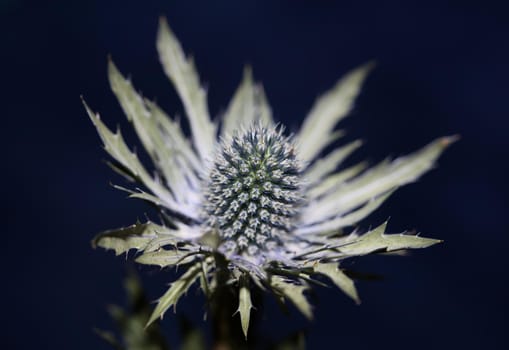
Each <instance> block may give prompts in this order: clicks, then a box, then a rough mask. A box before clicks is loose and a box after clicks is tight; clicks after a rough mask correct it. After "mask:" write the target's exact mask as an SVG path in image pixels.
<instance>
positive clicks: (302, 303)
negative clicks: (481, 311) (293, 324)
mask: <svg viewBox="0 0 509 350" xmlns="http://www.w3.org/2000/svg"><path fill="white" fill-rule="evenodd" d="M270 285H271V287H272V289H273V290H275V291H276V293H278V294H280V295H281V296H283V297H285V298H288V299H289V300H290V301H291V302H292V303H293V304H294V305H295V306H296V307H297V309H298V310H299V311H300V312H302V314H304V316H306V317H307V318H308V319H312V318H313V312H312V310H311V305H310V304H309V302H308V301H307V299H306V297H305V296H304V291H305V290H306V289H307V286H305V285H297V284H294V283H289V282H286V281H285V279H284V278H282V277H280V276H271V279H270Z"/></svg>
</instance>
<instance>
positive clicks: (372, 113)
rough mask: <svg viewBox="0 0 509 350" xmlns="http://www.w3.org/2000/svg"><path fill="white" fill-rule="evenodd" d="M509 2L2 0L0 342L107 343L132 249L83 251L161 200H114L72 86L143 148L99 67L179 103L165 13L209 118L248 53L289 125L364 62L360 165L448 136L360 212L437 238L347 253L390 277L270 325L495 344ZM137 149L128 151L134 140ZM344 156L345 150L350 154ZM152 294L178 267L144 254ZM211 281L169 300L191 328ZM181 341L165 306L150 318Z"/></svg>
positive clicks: (395, 340)
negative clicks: (198, 82) (372, 64)
mask: <svg viewBox="0 0 509 350" xmlns="http://www.w3.org/2000/svg"><path fill="white" fill-rule="evenodd" d="M508 10H509V8H508V6H507V4H506V2H503V1H465V0H463V1H444V0H442V1H431V0H430V1H422V2H409V1H347V0H345V1H332V0H313V1H304V0H293V1H290V0H288V1H254V0H245V1H234V0H231V1H222V0H219V1H198V0H188V1H172V0H165V1H162V0H153V1H135V0H123V1H120V0H112V1H97V0H96V1H92V0H90V1H64V0H55V1H45V0H38V1H28V0H26V1H23V0H19V1H16V0H10V1H9V0H2V1H0V16H1V17H0V38H1V41H0V42H1V46H0V62H1V72H2V73H1V76H0V81H1V83H0V89H1V90H2V91H1V94H0V101H1V109H0V111H1V112H0V113H1V120H2V123H1V131H2V132H1V133H2V137H1V138H0V142H1V144H2V150H3V155H2V159H3V161H2V163H3V166H2V190H1V191H2V192H1V193H2V201H1V210H2V214H3V219H2V221H3V229H2V236H3V237H4V238H3V240H2V242H3V244H2V246H3V251H2V253H1V254H0V256H1V259H2V285H3V287H2V288H1V289H2V294H3V295H2V298H1V300H2V304H3V305H2V312H1V315H2V316H1V317H2V319H3V322H4V325H3V326H2V331H1V332H2V336H1V338H0V339H1V340H0V342H1V343H0V344H1V348H2V349H33V348H38V349H109V347H108V345H106V344H105V343H103V341H102V340H100V339H99V338H98V337H97V336H96V335H95V334H94V333H93V331H92V329H93V327H99V328H105V329H110V328H112V327H113V325H112V322H111V320H110V319H109V317H108V315H107V312H106V310H105V306H106V305H107V304H109V303H117V304H123V303H124V302H125V296H124V290H123V287H122V280H123V278H124V276H125V271H126V260H129V259H126V258H125V256H122V257H115V256H114V254H113V253H111V252H106V251H102V250H93V249H92V248H91V246H90V240H91V239H92V237H93V236H94V235H95V234H96V233H97V232H99V231H101V230H104V229H109V228H115V227H120V226H124V225H128V224H131V223H134V222H135V221H136V219H137V218H139V219H144V218H145V215H148V216H151V215H152V217H153V213H152V212H151V211H150V209H149V208H148V207H147V206H145V205H144V204H143V203H141V202H138V201H136V200H127V199H125V197H126V195H125V194H124V193H122V192H119V191H116V190H115V189H113V188H112V187H111V186H110V183H114V184H120V185H122V184H124V183H125V182H124V180H123V179H122V178H120V176H117V175H116V174H114V173H113V172H112V171H111V170H110V169H109V168H108V167H107V166H106V165H105V164H104V163H103V161H102V160H105V159H107V156H106V153H105V152H104V151H103V150H102V148H101V144H100V140H99V137H98V136H97V134H96V132H95V130H94V128H93V126H92V124H91V123H90V121H89V119H88V117H87V116H86V113H85V111H84V109H83V107H82V105H81V102H80V99H79V96H80V95H84V97H85V98H86V100H87V102H88V103H89V104H90V106H91V107H92V108H93V109H94V110H96V111H98V112H100V113H101V116H102V118H103V120H104V121H105V122H106V124H107V125H109V126H110V127H114V126H115V125H119V126H120V127H121V128H122V131H123V133H124V134H125V135H126V137H127V140H128V143H129V145H131V146H135V145H137V144H138V143H137V140H136V138H135V136H134V135H133V133H132V131H131V129H130V127H129V126H128V123H127V121H126V120H125V118H124V116H123V114H122V112H121V110H120V107H119V105H118V103H117V101H116V100H115V98H114V96H113V94H112V93H111V92H110V90H109V85H108V82H107V78H106V62H107V56H108V55H111V56H112V57H113V59H114V60H115V62H116V64H117V65H118V67H119V69H120V70H121V71H122V72H123V73H124V74H126V75H129V76H131V77H132V79H133V82H134V84H135V86H136V87H137V89H138V90H141V91H142V92H143V94H144V95H145V96H147V97H149V98H151V99H155V100H157V101H158V103H159V104H160V105H161V106H162V107H164V109H165V110H166V111H167V112H169V113H170V114H171V115H173V116H175V115H182V106H181V105H180V103H179V101H178V99H177V97H176V95H175V92H174V91H173V90H172V88H171V86H170V84H169V82H168V81H167V79H166V78H165V76H164V74H163V71H162V69H161V67H160V65H159V62H158V58H157V54H156V49H155V37H156V29H157V22H158V18H159V16H161V15H164V16H166V17H167V19H168V22H169V24H170V26H171V27H172V29H173V30H174V32H175V33H176V35H177V36H178V38H179V39H180V41H181V42H182V44H183V46H184V48H185V50H186V52H188V53H191V54H192V55H193V56H194V57H195V61H196V64H197V67H198V70H199V72H200V76H201V79H202V81H203V83H204V84H205V85H206V86H207V87H208V90H209V103H210V110H211V111H212V112H213V114H214V115H219V113H220V112H221V111H223V110H224V109H225V107H226V106H227V104H228V101H229V98H230V96H231V95H232V93H233V92H234V89H235V88H236V86H237V84H238V83H239V81H240V78H241V74H242V69H243V66H244V64H245V63H248V64H250V65H252V67H253V70H254V75H255V78H256V79H257V80H259V81H262V82H263V84H264V87H265V90H266V93H267V95H268V98H269V101H270V102H271V105H272V108H273V112H274V115H275V117H276V119H278V120H279V121H281V122H283V123H284V124H286V125H287V126H288V128H289V129H290V130H291V131H295V130H297V128H298V126H299V125H300V123H301V122H302V120H303V118H304V116H305V115H306V113H307V111H308V110H309V108H310V107H311V105H312V103H313V101H314V99H315V98H316V97H317V96H318V95H319V94H320V93H322V92H324V91H326V90H327V89H328V88H330V87H331V86H332V85H333V84H334V83H335V82H336V81H337V79H338V78H340V77H341V76H342V75H343V74H344V73H346V72H347V71H348V70H350V69H352V68H354V67H356V66H358V65H360V64H362V63H365V62H367V61H369V60H376V62H377V67H376V69H375V70H374V71H373V73H372V74H371V76H370V78H369V79H368V80H367V82H366V84H365V86H364V89H363V92H362V94H361V96H360V98H359V99H358V101H357V104H356V108H355V110H354V112H353V113H352V115H351V116H350V117H349V118H348V119H347V120H345V122H344V123H343V124H342V127H344V128H346V129H347V130H348V131H349V134H348V136H347V137H346V139H345V140H343V141H342V142H344V141H348V140H353V139H355V138H362V139H364V140H366V143H365V146H364V147H363V148H361V150H359V151H357V153H356V155H355V157H354V159H353V160H361V159H368V160H370V161H371V162H372V163H375V162H377V161H380V160H382V159H384V158H385V157H386V156H388V155H391V156H398V155H403V154H406V153H409V152H411V151H413V150H416V149H418V148H419V147H421V146H423V145H424V144H426V143H427V142H429V141H431V140H432V139H434V138H436V137H439V136H442V135H450V134H460V135H461V141H460V142H458V143H457V144H455V145H454V146H452V147H451V148H450V149H449V150H447V152H446V153H445V154H444V156H443V157H442V158H441V159H440V160H439V165H438V167H437V169H435V170H433V171H432V172H430V173H429V174H427V175H425V176H424V177H423V178H421V179H420V180H419V181H418V182H417V183H415V184H411V185H408V186H406V187H404V188H402V189H401V190H399V191H398V192H397V193H396V194H394V195H393V196H392V197H391V198H390V199H389V200H388V201H387V202H386V203H385V204H384V205H383V206H382V208H380V209H379V210H378V211H377V212H376V213H375V214H373V215H372V216H370V217H369V218H367V219H366V220H364V221H363V222H362V223H361V226H360V227H361V228H363V229H367V228H369V227H370V226H374V225H378V224H380V223H381V222H382V221H384V220H386V219H387V218H389V217H390V221H389V226H388V229H389V231H391V232H402V231H404V230H406V229H416V230H418V231H419V232H422V233H423V235H425V236H429V237H433V238H441V239H444V240H445V243H444V244H442V245H439V246H434V247H432V248H429V249H425V250H419V251H414V252H412V254H411V256H408V257H384V256H375V257H370V258H367V259H360V260H358V261H354V262H353V263H350V264H349V267H351V268H355V269H356V270H359V271H361V272H366V273H368V272H369V273H375V274H377V275H381V276H383V279H380V280H376V281H362V282H359V283H358V290H359V293H360V296H361V298H362V301H363V302H362V304H361V305H360V306H356V305H354V303H353V302H351V300H349V299H348V298H347V297H346V296H344V295H343V294H342V293H341V292H340V291H338V290H336V289H334V288H318V289H316V292H315V293H314V294H313V295H312V300H313V304H314V305H315V320H314V321H313V322H306V321H305V320H304V319H303V318H302V317H301V316H300V315H299V314H298V312H297V311H296V310H295V309H293V310H291V311H292V312H291V314H290V316H289V317H287V316H284V315H281V313H280V312H279V311H278V310H276V309H270V308H267V309H265V310H264V311H263V315H262V318H263V322H264V323H263V331H264V332H265V334H266V336H267V337H282V336H285V335H287V334H290V333H292V332H293V331H296V330H298V329H303V330H304V331H305V332H306V334H307V337H306V338H307V345H308V347H309V348H310V349H320V348H324V347H325V346H329V347H330V346H331V345H332V344H335V345H333V348H345V349H346V348H355V349H370V348H373V347H374V346H376V347H381V348H390V349H408V348H411V349H446V348H461V349H479V348H482V349H507V348H508V346H509V340H508V336H507V329H508V326H509V320H508V318H509V307H508V298H507V297H508V291H509V287H508V282H509V277H508V276H509V274H508V272H507V268H508V263H507V258H506V254H507V245H508V244H509V238H508V232H507V226H506V220H507V215H508V214H509V213H508V185H507V179H508V177H507V175H508V172H507V168H506V166H504V164H505V162H506V161H507V160H508V154H509V147H508V146H509V138H508V137H507V129H508V125H509V124H508V117H509V107H508V100H509V89H508V82H509V39H508V38H509V11H508ZM138 149H139V148H138ZM350 164H351V163H350ZM136 269H137V270H138V271H139V273H140V275H141V276H142V277H143V280H144V283H145V286H146V287H147V293H148V295H149V297H150V299H151V300H155V299H156V298H157V297H159V296H160V295H161V294H162V293H163V292H164V290H165V288H166V287H165V284H166V283H169V282H171V281H172V279H173V278H174V277H175V275H174V272H173V271H164V272H159V270H158V269H154V268H148V267H139V266H137V267H136ZM203 310H204V304H203V298H202V297H201V296H200V295H198V296H197V295H196V293H195V292H194V291H191V292H190V293H189V294H188V295H187V297H185V298H184V299H182V301H181V302H180V303H179V305H178V312H179V313H183V314H186V315H188V316H189V317H190V318H191V319H192V320H193V321H194V322H196V323H197V324H198V325H200V326H202V327H204V328H206V324H205V323H204V322H203V321H202V313H203ZM162 325H163V328H164V329H165V331H166V332H167V334H168V337H169V340H170V342H172V343H176V342H178V339H177V338H176V336H177V333H178V328H177V317H176V316H175V315H174V314H173V313H172V312H169V313H168V314H167V315H166V317H165V320H164V321H163V323H162Z"/></svg>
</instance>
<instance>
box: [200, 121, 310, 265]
mask: <svg viewBox="0 0 509 350" xmlns="http://www.w3.org/2000/svg"><path fill="white" fill-rule="evenodd" d="M207 177H208V178H207V180H206V181H205V186H204V189H203V192H204V194H205V200H204V203H203V207H204V210H205V214H204V216H203V219H204V221H205V223H206V225H208V226H209V227H210V228H211V229H215V230H217V232H218V234H219V236H220V238H221V246H220V247H219V250H220V251H221V252H223V253H224V254H225V255H226V256H231V255H232V254H238V255H243V256H244V257H246V258H247V259H251V260H253V261H255V262H256V263H263V262H264V261H265V260H266V257H267V256H270V255H274V253H275V252H277V251H279V250H284V249H285V242H288V241H291V240H292V231H293V229H294V225H295V219H296V216H297V214H298V212H299V207H300V205H301V204H302V202H303V195H302V185H301V167H300V163H299V161H298V160H297V158H296V155H295V148H294V145H293V144H292V141H291V140H290V139H289V138H288V137H285V136H284V135H283V129H282V128H279V130H277V129H275V128H273V127H265V126H262V125H261V124H253V125H250V126H249V127H248V129H246V130H242V131H240V132H237V133H236V134H235V135H234V136H233V137H231V138H228V139H226V140H224V141H223V142H222V143H221V146H220V148H219V151H218V152H217V155H216V156H215V160H214V163H213V165H212V170H211V171H210V173H209V174H208V176H207Z"/></svg>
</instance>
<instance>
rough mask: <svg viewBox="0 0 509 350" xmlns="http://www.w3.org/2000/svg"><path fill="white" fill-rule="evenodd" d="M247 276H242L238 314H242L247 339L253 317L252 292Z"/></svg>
mask: <svg viewBox="0 0 509 350" xmlns="http://www.w3.org/2000/svg"><path fill="white" fill-rule="evenodd" d="M248 282H249V281H248V280H247V277H246V276H242V277H241V279H240V287H239V307H238V309H237V312H239V313H240V324H241V326H242V332H244V336H245V337H246V339H247V331H248V329H249V320H250V317H251V309H252V307H253V304H252V303H251V292H250V290H249V284H248Z"/></svg>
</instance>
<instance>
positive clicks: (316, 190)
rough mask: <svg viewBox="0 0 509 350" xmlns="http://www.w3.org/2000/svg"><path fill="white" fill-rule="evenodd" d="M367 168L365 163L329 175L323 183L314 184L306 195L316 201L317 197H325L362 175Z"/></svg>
mask: <svg viewBox="0 0 509 350" xmlns="http://www.w3.org/2000/svg"><path fill="white" fill-rule="evenodd" d="M367 166H368V164H367V163H366V162H363V163H359V164H356V165H353V166H351V167H349V168H347V169H345V170H342V171H340V172H337V173H335V174H332V175H329V176H327V177H326V178H325V179H323V180H322V181H320V182H318V183H315V184H312V187H310V188H309V189H308V190H307V192H306V194H307V196H308V198H310V199H316V198H317V197H320V196H323V195H324V194H327V193H328V192H330V191H333V190H335V189H337V188H338V187H339V186H341V185H343V184H344V183H345V182H346V181H348V180H350V179H351V178H353V177H354V176H356V175H358V174H359V173H361V172H362V171H363V170H365V169H366V167H367Z"/></svg>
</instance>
